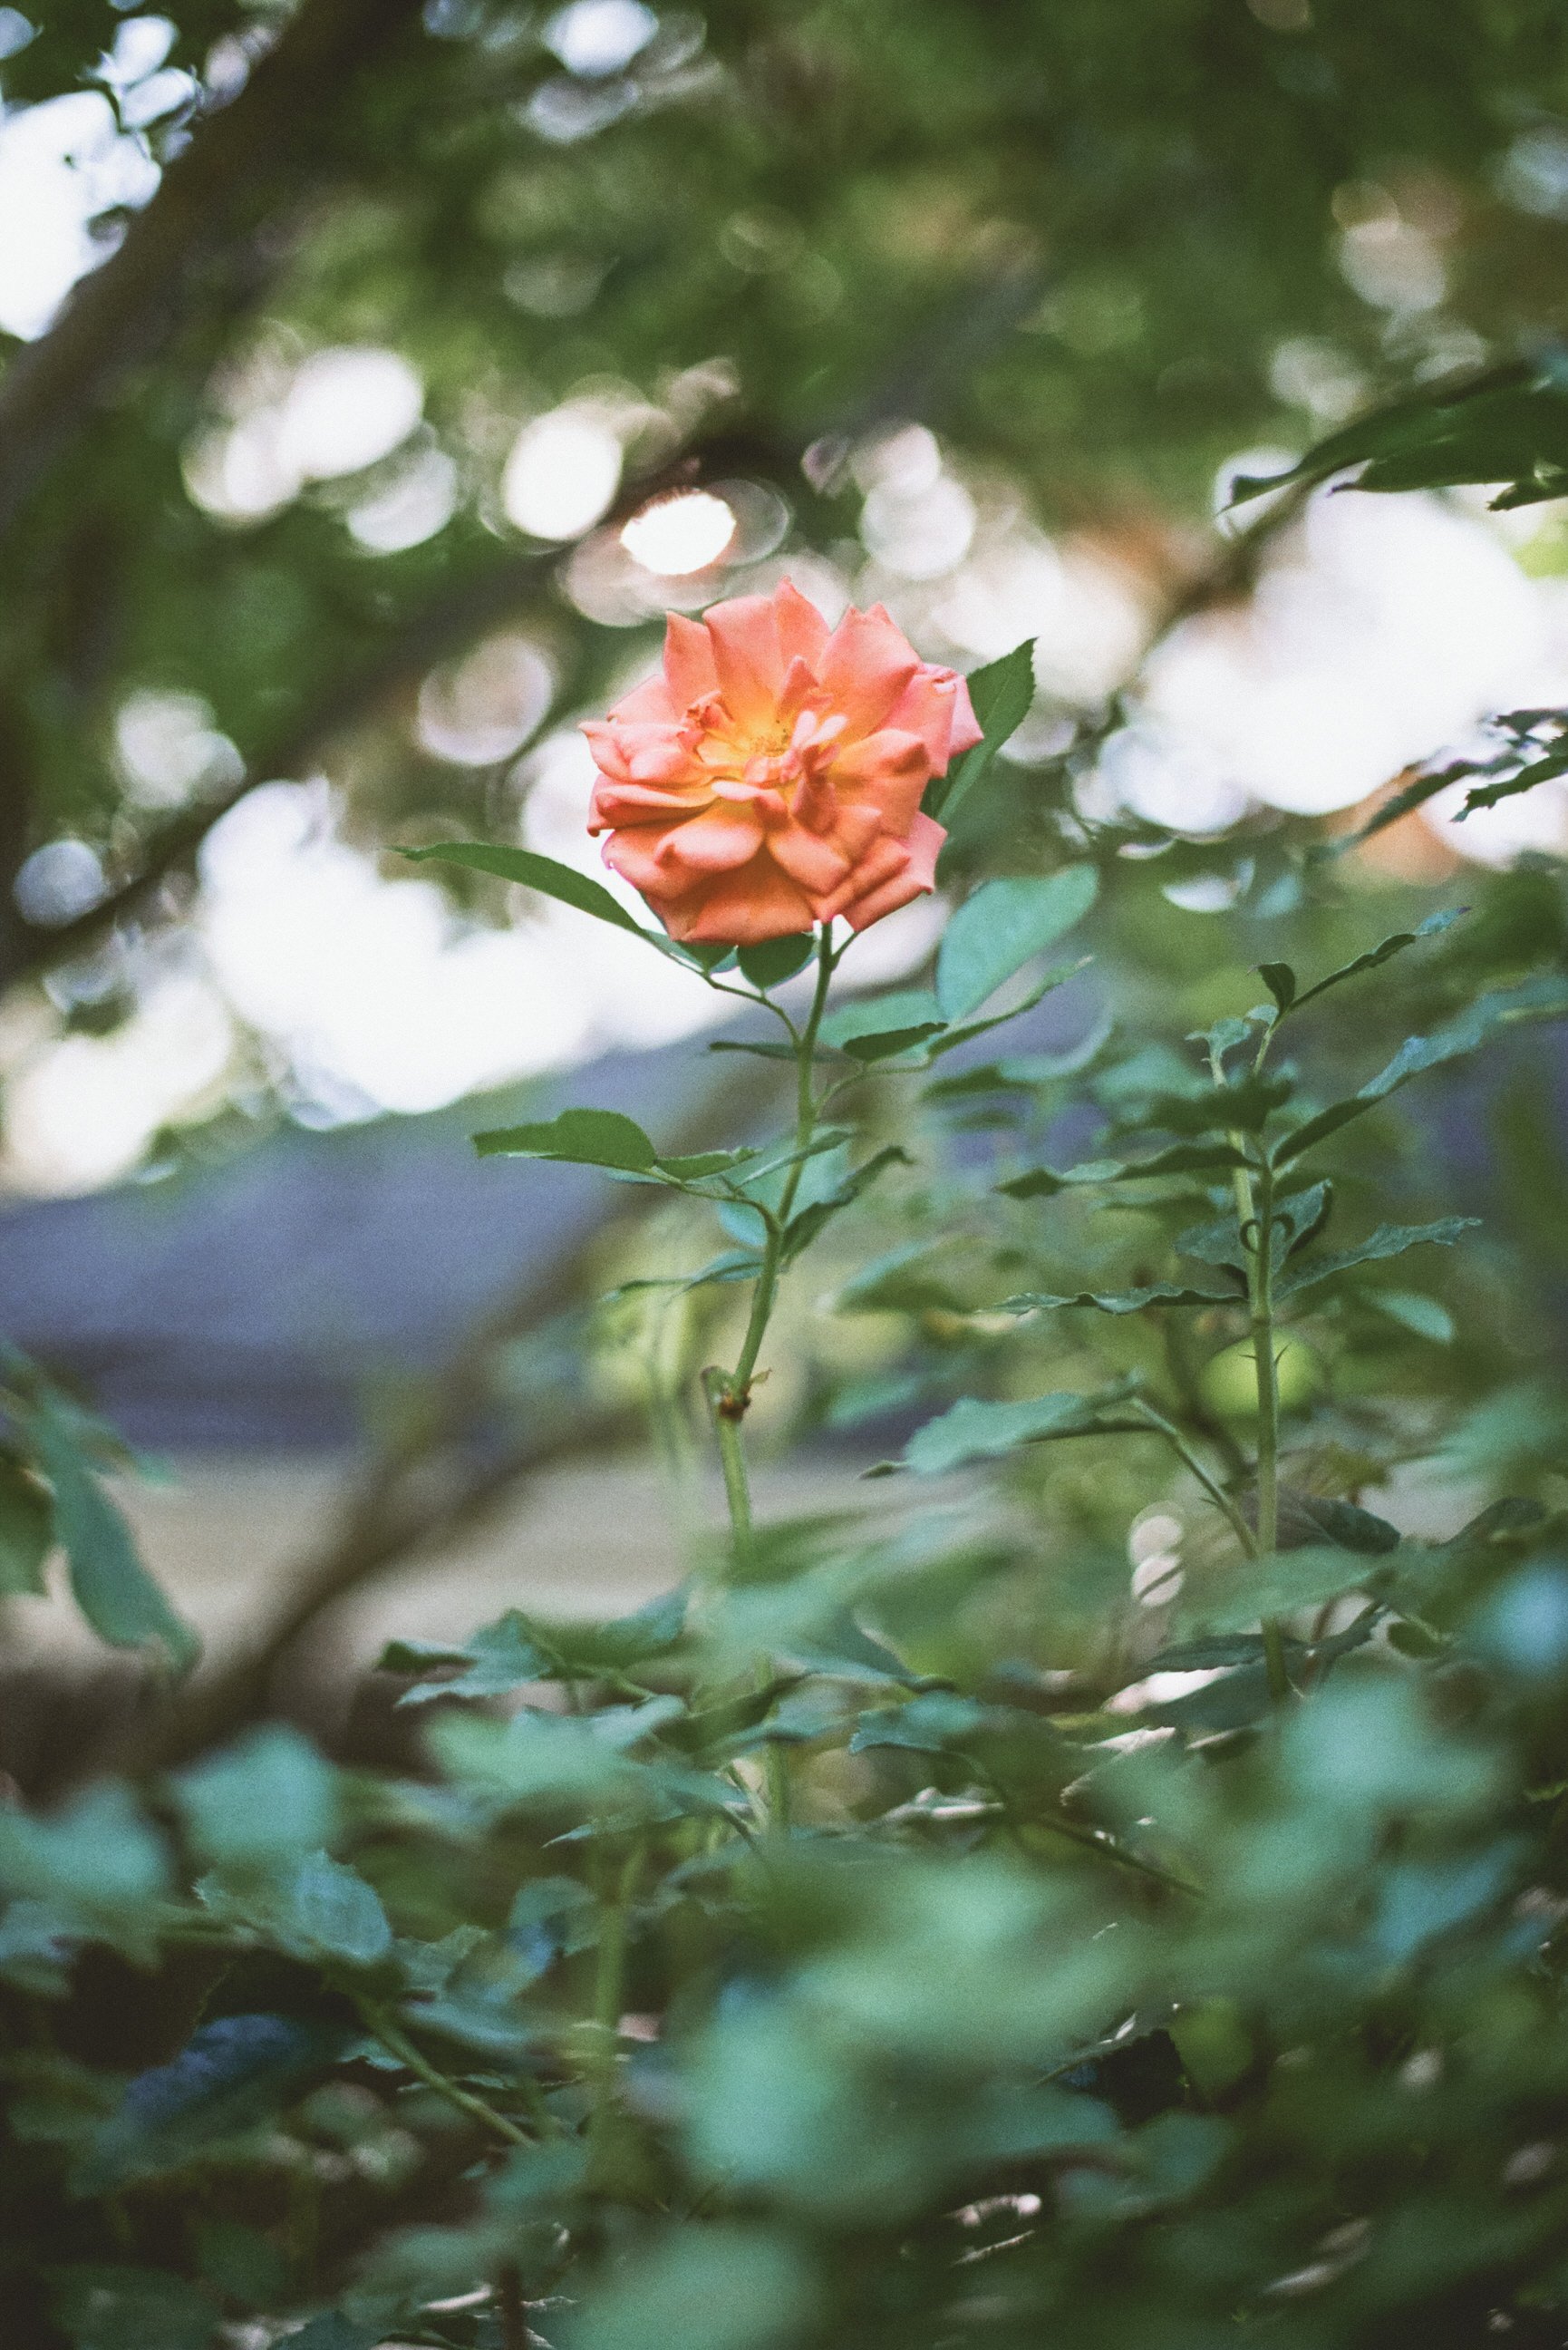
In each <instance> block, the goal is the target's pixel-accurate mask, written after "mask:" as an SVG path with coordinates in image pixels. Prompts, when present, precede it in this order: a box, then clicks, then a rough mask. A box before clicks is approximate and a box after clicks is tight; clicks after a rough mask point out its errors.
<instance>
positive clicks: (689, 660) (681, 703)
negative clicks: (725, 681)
mask: <svg viewBox="0 0 1568 2350" xmlns="http://www.w3.org/2000/svg"><path fill="white" fill-rule="evenodd" d="M664 674H665V676H666V678H667V679H668V680H669V681H670V698H671V699H672V701H673V702H675V704H676V706H677V708H678V709H680V710H690V708H691V704H692V703H693V702H702V701H705V700H706V699H707V697H708V695H709V694H711V693H717V691H719V671H718V670H717V668H716V667H715V665H714V660H713V639H711V636H710V635H709V634H708V631H707V629H705V628H704V627H703V626H702V623H701V620H689V619H687V618H686V615H685V613H684V612H671V613H670V617H669V619H667V620H666V621H665V624H664Z"/></svg>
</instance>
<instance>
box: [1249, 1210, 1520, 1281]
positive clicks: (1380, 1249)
mask: <svg viewBox="0 0 1568 2350" xmlns="http://www.w3.org/2000/svg"><path fill="white" fill-rule="evenodd" d="M1479 1226H1480V1217H1479V1216H1441V1217H1439V1218H1438V1221H1437V1222H1435V1223H1430V1224H1379V1225H1378V1227H1377V1230H1376V1232H1372V1233H1370V1234H1369V1235H1368V1237H1367V1238H1366V1240H1364V1241H1362V1242H1360V1243H1358V1245H1357V1246H1356V1247H1355V1248H1349V1249H1341V1250H1339V1251H1337V1252H1336V1253H1334V1255H1332V1256H1320V1257H1308V1258H1307V1259H1306V1260H1305V1262H1304V1263H1303V1264H1302V1265H1301V1266H1300V1267H1299V1268H1296V1269H1293V1270H1288V1271H1286V1272H1285V1273H1284V1274H1282V1275H1281V1277H1280V1280H1279V1283H1278V1295H1280V1296H1281V1297H1282V1298H1284V1297H1294V1296H1297V1295H1299V1294H1300V1293H1301V1291H1302V1290H1303V1289H1311V1288H1312V1287H1313V1286H1314V1284H1315V1283H1317V1282H1320V1281H1331V1280H1332V1279H1333V1278H1334V1274H1338V1273H1348V1272H1349V1271H1350V1270H1351V1269H1352V1267H1353V1266H1355V1265H1358V1264H1379V1263H1383V1262H1384V1261H1385V1260H1386V1258H1388V1257H1393V1256H1403V1255H1404V1253H1405V1251H1406V1250H1407V1249H1413V1248H1422V1247H1425V1246H1428V1245H1431V1246H1434V1247H1438V1248H1452V1246H1453V1244H1454V1243H1455V1242H1456V1241H1457V1240H1458V1239H1459V1235H1460V1234H1461V1232H1474V1231H1476V1230H1477V1229H1478V1228H1479Z"/></svg>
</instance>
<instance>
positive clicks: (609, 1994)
mask: <svg viewBox="0 0 1568 2350" xmlns="http://www.w3.org/2000/svg"><path fill="white" fill-rule="evenodd" d="M642 1855H643V1846H642V1838H641V1837H640V1836H638V1837H637V1838H635V1839H634V1841H633V1843H632V1846H631V1849H630V1851H629V1852H628V1854H627V1856H626V1858H625V1860H624V1861H623V1862H622V1863H621V1866H620V1872H619V1875H618V1877H617V1878H616V1880H615V1884H614V1887H613V1890H611V1891H609V1892H607V1894H606V1896H605V1898H604V1901H603V1903H602V1905H601V1908H600V1913H599V1920H600V1922H599V1952H598V1965H597V1970H596V1971H595V1976H594V2024H595V2032H594V2042H595V2054H594V2074H593V2113H592V2116H591V2117H590V2119H589V2122H588V2146H589V2148H590V2159H591V2160H592V2161H593V2162H594V2163H595V2164H596V2165H597V2162H598V2161H599V2160H600V2159H602V2156H603V2151H604V2147H605V2142H606V2139H607V2136H608V2133H609V2128H610V2124H611V2122H612V2120H613V2117H614V2113H615V2094H616V2069H617V2068H616V2049H617V2043H618V2033H619V2026H620V2017H621V2010H622V2008H623V2007H624V2005H625V2003H626V1953H627V1945H628V1941H629V1940H630V1937H631V1904H632V1899H633V1897H634V1895H635V1894H636V1891H637V1880H638V1878H639V1876H640V1875H641V1873H642Z"/></svg>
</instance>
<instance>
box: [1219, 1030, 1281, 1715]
mask: <svg viewBox="0 0 1568 2350" xmlns="http://www.w3.org/2000/svg"><path fill="white" fill-rule="evenodd" d="M1272 1035H1273V1031H1272V1028H1267V1029H1265V1030H1264V1032H1263V1036H1262V1043H1261V1044H1260V1045H1259V1047H1258V1054H1257V1057H1256V1059H1255V1061H1254V1062H1253V1065H1252V1069H1253V1075H1254V1076H1257V1075H1259V1074H1260V1073H1261V1072H1262V1066H1263V1061H1264V1058H1265V1056H1266V1055H1267V1053H1268V1049H1269V1045H1270V1043H1271V1041H1272ZM1210 1071H1211V1073H1212V1075H1213V1078H1214V1082H1215V1084H1216V1085H1217V1086H1218V1085H1223V1084H1224V1082H1225V1072H1224V1068H1223V1066H1221V1063H1220V1058H1219V1055H1212V1054H1211V1055H1210ZM1231 1142H1232V1144H1233V1145H1234V1146H1235V1149H1237V1150H1238V1151H1239V1152H1240V1151H1243V1150H1244V1149H1245V1140H1244V1138H1243V1137H1242V1136H1241V1135H1240V1134H1237V1133H1232V1134H1231ZM1260 1162H1261V1163H1260V1164H1259V1165H1258V1167H1257V1169H1256V1173H1257V1178H1258V1188H1257V1192H1256V1195H1255V1196H1254V1193H1253V1190H1252V1174H1253V1169H1252V1167H1251V1164H1249V1165H1247V1166H1243V1167H1238V1168H1237V1169H1236V1170H1235V1191H1236V1215H1237V1219H1238V1222H1239V1224H1240V1228H1241V1248H1242V1253H1243V1254H1244V1255H1245V1257H1246V1260H1247V1297H1248V1303H1249V1306H1250V1308H1251V1317H1250V1318H1251V1336H1252V1363H1253V1368H1254V1372H1255V1374H1256V1378H1257V1389H1258V1454H1257V1481H1258V1528H1257V1539H1256V1555H1257V1556H1258V1557H1260V1558H1270V1557H1272V1555H1273V1553H1274V1550H1275V1547H1276V1545H1277V1544H1278V1542H1279V1533H1280V1488H1279V1463H1280V1378H1279V1364H1278V1361H1277V1359H1276V1357H1275V1352H1274V1171H1273V1169H1272V1167H1271V1166H1270V1164H1269V1161H1268V1159H1267V1157H1266V1155H1264V1154H1263V1153H1262V1152H1261V1153H1260ZM1262 1634H1263V1663H1264V1667H1265V1669H1266V1670H1267V1672H1268V1676H1269V1694H1270V1696H1271V1697H1272V1700H1273V1701H1274V1703H1275V1704H1276V1705H1284V1704H1286V1703H1288V1701H1289V1700H1290V1696H1291V1677H1290V1673H1289V1671H1288V1670H1287V1669H1286V1665H1285V1644H1284V1636H1283V1634H1282V1631H1281V1629H1280V1620H1279V1617H1277V1616H1265V1617H1262Z"/></svg>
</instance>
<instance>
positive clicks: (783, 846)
mask: <svg viewBox="0 0 1568 2350" xmlns="http://www.w3.org/2000/svg"><path fill="white" fill-rule="evenodd" d="M583 732H584V733H585V734H586V735H587V738H588V741H589V742H590V743H592V745H593V753H594V762H595V764H596V765H597V768H598V771H599V772H598V780H597V783H596V784H595V785H594V796H593V807H592V811H591V815H590V818H589V825H588V829H589V830H590V832H607V833H608V835H609V838H608V839H607V841H606V843H605V845H604V860H605V863H606V864H607V866H609V868H611V870H612V871H613V872H616V873H618V874H620V875H621V876H622V877H623V878H624V879H626V880H628V881H629V882H630V883H631V885H632V887H633V889H638V890H640V891H641V893H642V895H643V897H645V898H646V899H647V900H648V902H649V905H650V906H651V907H652V909H653V910H654V912H655V913H656V914H657V915H658V916H659V920H660V921H661V922H662V923H663V924H664V927H665V929H666V930H667V931H669V933H670V937H671V938H675V939H697V940H708V941H715V942H718V941H723V942H725V943H728V944H730V945H732V946H754V945H755V944H756V943H757V942H758V941H759V940H762V939H779V938H788V937H790V936H791V935H792V934H793V933H794V932H796V931H809V930H810V929H811V928H812V927H813V926H814V924H815V923H817V922H826V921H831V920H833V919H834V918H835V916H836V915H839V914H842V915H843V917H844V919H845V920H846V921H847V922H848V923H849V925H850V927H851V929H853V930H857V931H863V930H865V928H866V927H867V923H869V922H877V921H880V920H881V919H882V917H883V915H884V914H890V913H892V912H893V911H894V910H895V909H896V908H897V907H899V906H904V905H907V904H908V903H909V899H911V898H916V897H919V894H920V892H921V891H922V890H926V889H930V888H931V887H932V886H933V884H934V881H935V878H936V862H937V851H938V849H939V848H940V847H941V845H942V842H943V841H944V839H945V838H946V837H947V836H946V834H945V833H944V831H943V830H942V827H941V826H940V824H937V823H936V822H934V821H933V819H932V818H931V817H930V816H922V815H921V813H920V795H921V794H922V792H923V791H924V790H925V787H926V785H927V784H928V783H929V780H930V778H931V777H932V776H933V775H944V774H945V773H946V771H947V767H948V763H949V761H950V760H951V759H953V758H956V757H957V756H958V754H960V752H962V751H967V750H968V749H969V748H970V747H971V744H972V743H978V742H979V741H980V739H981V733H980V728H979V727H978V726H977V725H976V724H975V719H974V712H973V711H972V709H971V707H970V699H969V689H968V688H967V687H966V685H965V684H964V681H963V680H962V678H961V677H960V676H959V675H958V674H957V672H956V671H953V670H950V669H940V668H938V667H937V666H936V665H935V663H933V662H931V661H923V660H920V659H919V656H918V654H917V653H916V652H915V650H914V649H913V647H912V646H911V645H910V644H909V640H908V639H906V638H905V637H904V636H903V634H902V633H901V632H900V630H899V629H897V628H895V626H894V624H893V622H892V621H891V620H890V619H888V614H887V613H886V612H885V611H884V610H883V608H882V607H881V605H880V604H877V605H874V606H873V607H872V608H871V610H870V611H869V612H856V611H849V612H846V614H845V616H844V618H843V619H842V620H840V622H839V623H838V626H837V627H836V629H832V630H829V629H828V626H827V623H826V620H825V619H823V618H822V615H821V614H820V612H818V611H817V609H816V608H815V605H814V604H809V603H807V601H806V599H805V597H804V596H803V595H801V594H800V592H799V590H798V589H797V588H794V587H791V586H790V584H789V582H788V580H787V579H786V580H784V582H783V583H782V584H781V586H780V587H779V588H778V590H777V592H776V594H774V595H773V596H737V597H735V598H732V600H731V601H730V602H728V603H724V604H715V605H713V606H712V607H711V609H710V610H709V611H708V612H707V613H706V614H705V616H704V617H703V619H701V620H688V619H683V618H682V617H681V615H680V613H679V612H672V613H671V614H670V623H669V630H668V634H667V636H666V639H665V646H664V673H663V675H662V676H661V677H655V678H650V679H649V681H648V683H647V684H646V685H639V687H638V688H637V689H636V691H635V692H632V693H628V695H627V697H626V699H625V701H624V702H618V704H617V705H616V707H615V709H613V710H612V711H611V712H610V713H609V715H608V717H607V718H604V719H600V720H597V721H596V722H594V723H591V724H589V725H587V726H585V727H584V729H583Z"/></svg>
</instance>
